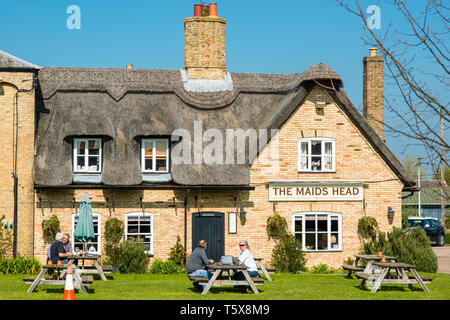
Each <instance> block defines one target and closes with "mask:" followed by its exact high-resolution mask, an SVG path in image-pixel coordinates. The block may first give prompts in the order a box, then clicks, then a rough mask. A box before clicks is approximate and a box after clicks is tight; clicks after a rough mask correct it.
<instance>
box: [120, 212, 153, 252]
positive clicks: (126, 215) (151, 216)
mask: <svg viewBox="0 0 450 320" xmlns="http://www.w3.org/2000/svg"><path fill="white" fill-rule="evenodd" d="M130 217H150V251H148V250H145V253H146V254H149V255H153V242H154V234H153V224H154V221H155V220H154V215H153V213H147V212H145V213H144V212H130V213H127V214H125V240H128V235H129V233H128V218H130ZM142 234H143V235H148V234H147V233H142ZM131 235H140V234H134V233H132V234H131Z"/></svg>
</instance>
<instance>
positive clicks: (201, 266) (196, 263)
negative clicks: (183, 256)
mask: <svg viewBox="0 0 450 320" xmlns="http://www.w3.org/2000/svg"><path fill="white" fill-rule="evenodd" d="M206 246H207V243H206V241H205V240H200V241H199V243H198V247H197V248H195V249H194V251H192V254H191V255H190V256H189V259H188V262H187V264H186V272H187V274H188V277H189V278H190V277H202V278H205V279H208V280H209V279H211V277H212V273H211V272H208V271H206V270H205V266H206V265H208V264H211V263H214V260H212V259H208V257H207V256H206V252H205V250H206ZM194 287H195V288H197V289H204V287H205V286H200V285H199V283H198V282H194Z"/></svg>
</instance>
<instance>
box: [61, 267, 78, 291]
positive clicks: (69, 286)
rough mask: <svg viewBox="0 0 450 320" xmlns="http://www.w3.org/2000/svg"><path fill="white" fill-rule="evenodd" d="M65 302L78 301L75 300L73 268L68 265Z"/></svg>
mask: <svg viewBox="0 0 450 320" xmlns="http://www.w3.org/2000/svg"><path fill="white" fill-rule="evenodd" d="M63 300H77V299H76V298H75V289H74V288H73V277H72V267H71V266H70V264H68V265H67V273H66V284H65V286H64V296H63Z"/></svg>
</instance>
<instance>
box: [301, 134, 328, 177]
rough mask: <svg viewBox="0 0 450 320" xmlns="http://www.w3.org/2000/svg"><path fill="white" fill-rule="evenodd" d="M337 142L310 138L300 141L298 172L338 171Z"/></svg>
mask: <svg viewBox="0 0 450 320" xmlns="http://www.w3.org/2000/svg"><path fill="white" fill-rule="evenodd" d="M335 168H336V150H335V140H333V139H325V138H308V139H300V140H299V141H298V171H300V172H315V171H319V172H334V171H336V169H335Z"/></svg>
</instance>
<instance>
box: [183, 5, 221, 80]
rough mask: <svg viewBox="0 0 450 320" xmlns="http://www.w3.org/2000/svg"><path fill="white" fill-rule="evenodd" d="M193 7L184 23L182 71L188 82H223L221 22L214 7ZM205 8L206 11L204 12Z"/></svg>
mask: <svg viewBox="0 0 450 320" xmlns="http://www.w3.org/2000/svg"><path fill="white" fill-rule="evenodd" d="M201 6H202V5H198V4H196V5H195V6H194V17H192V18H186V19H184V67H185V68H186V70H187V72H188V74H189V78H190V79H214V80H219V79H224V78H225V75H226V72H227V67H226V66H225V24H226V23H227V21H226V20H225V19H222V18H219V17H218V16H217V5H216V4H210V5H209V6H203V8H200V7H201ZM205 7H206V10H204V9H205Z"/></svg>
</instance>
